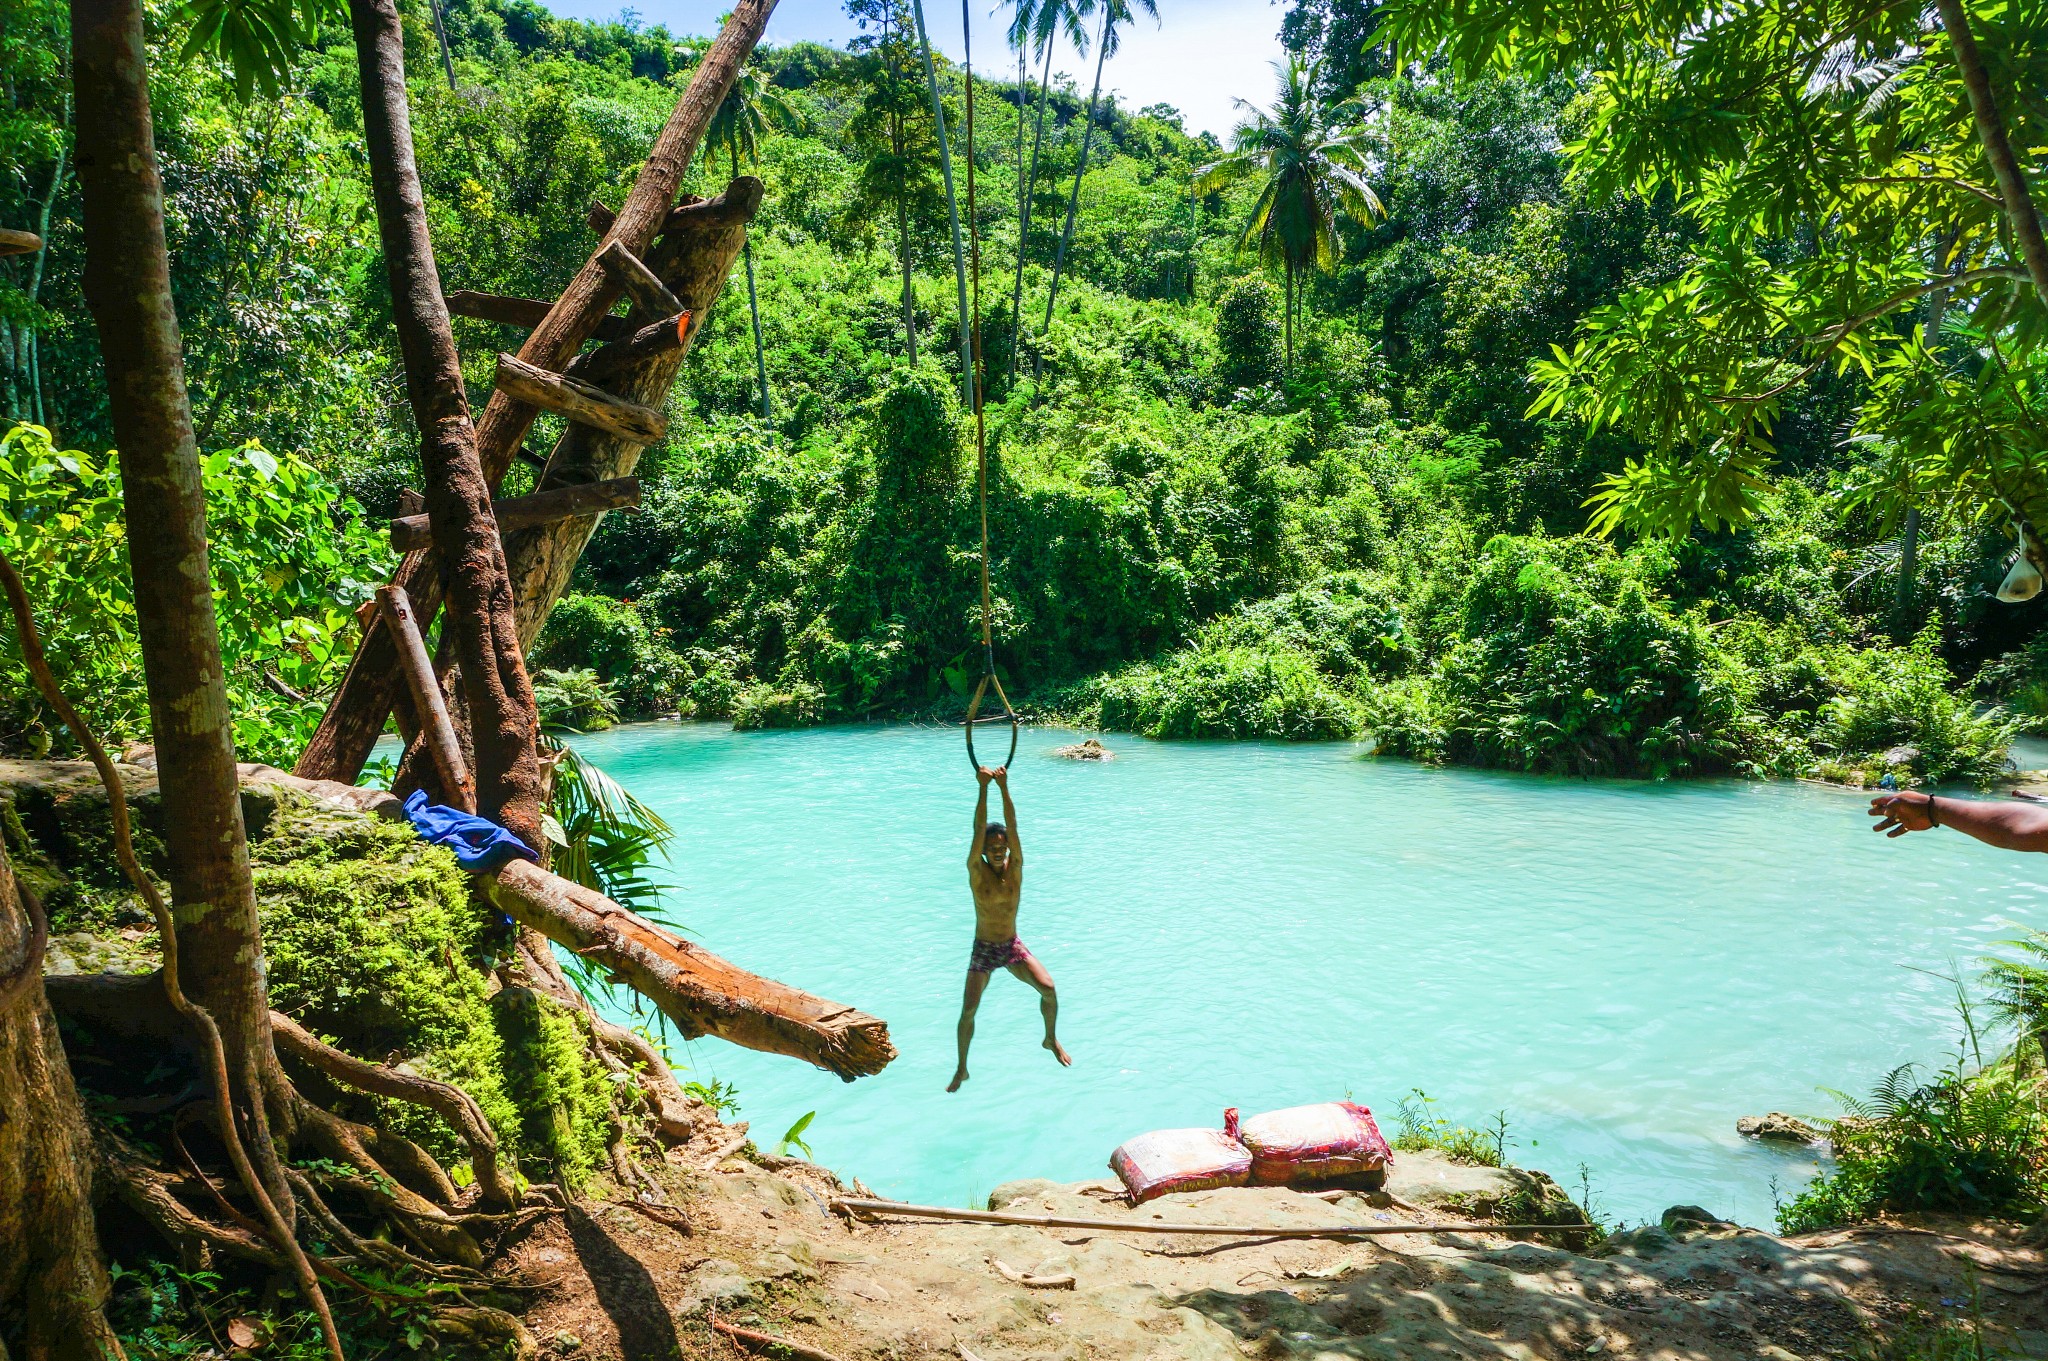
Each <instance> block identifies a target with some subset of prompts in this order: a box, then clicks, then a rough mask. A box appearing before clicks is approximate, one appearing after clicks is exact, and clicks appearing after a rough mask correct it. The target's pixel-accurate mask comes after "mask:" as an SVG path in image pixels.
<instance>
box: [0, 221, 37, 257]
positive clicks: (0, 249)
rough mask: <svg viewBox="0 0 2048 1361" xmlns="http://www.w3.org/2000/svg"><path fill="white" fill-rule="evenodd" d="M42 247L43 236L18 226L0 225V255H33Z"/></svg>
mask: <svg viewBox="0 0 2048 1361" xmlns="http://www.w3.org/2000/svg"><path fill="white" fill-rule="evenodd" d="M42 248H43V238H42V237H40V236H37V235H36V234H35V233H34V232H25V231H22V230H21V229H20V228H18V227H0V255H34V254H35V253H36V252H37V251H39V250H41V249H42Z"/></svg>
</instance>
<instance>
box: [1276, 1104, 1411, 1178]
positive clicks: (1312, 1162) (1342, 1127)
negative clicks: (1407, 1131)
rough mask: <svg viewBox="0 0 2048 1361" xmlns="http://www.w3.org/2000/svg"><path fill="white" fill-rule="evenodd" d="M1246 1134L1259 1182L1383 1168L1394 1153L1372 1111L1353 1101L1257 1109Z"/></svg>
mask: <svg viewBox="0 0 2048 1361" xmlns="http://www.w3.org/2000/svg"><path fill="white" fill-rule="evenodd" d="M1243 1139H1244V1145H1245V1147H1246V1148H1248V1149H1250V1150H1251V1155H1252V1184H1253V1185H1255V1186H1285V1185H1287V1184H1289V1183H1291V1182H1302V1181H1322V1180H1325V1179H1327V1178H1330V1177H1348V1176H1354V1175H1357V1174H1358V1173H1362V1172H1378V1171H1380V1170H1381V1169H1383V1168H1385V1167H1386V1165H1387V1164H1388V1163H1389V1162H1391V1161H1392V1160H1393V1156H1394V1155H1393V1152H1392V1151H1391V1150H1390V1149H1388V1147H1387V1141H1386V1140H1385V1139H1383V1138H1381V1137H1380V1128H1379V1126H1378V1125H1376V1124H1374V1123H1373V1118H1372V1112H1371V1111H1369V1110H1367V1109H1366V1108H1365V1107H1363V1106H1359V1105H1354V1104H1353V1103H1351V1102H1349V1101H1325V1102H1322V1103H1321V1104H1319V1105H1314V1106H1289V1107H1288V1108H1287V1109H1285V1110H1278V1111H1268V1112H1266V1113H1265V1114H1264V1115H1255V1116H1253V1117H1252V1118H1251V1119H1249V1120H1247V1121H1245V1122H1244V1129H1243Z"/></svg>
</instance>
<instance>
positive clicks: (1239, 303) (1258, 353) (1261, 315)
mask: <svg viewBox="0 0 2048 1361" xmlns="http://www.w3.org/2000/svg"><path fill="white" fill-rule="evenodd" d="M1280 351H1281V336H1280V294H1279V292H1278V290H1276V289H1275V288H1274V287H1273V285H1272V284H1271V283H1270V282H1268V281H1267V280H1265V279H1262V278H1260V277H1259V276H1257V275H1255V274H1253V275H1246V276H1245V277H1244V278H1241V279H1236V280H1233V281H1232V282H1230V283H1229V284H1227V285H1226V286H1225V287H1224V289H1223V296H1222V297H1220V298H1218V299H1217V300H1216V352H1217V359H1216V385H1217V386H1218V387H1220V388H1221V389H1222V390H1223V391H1224V392H1226V393H1229V392H1235V391H1237V390H1239V389H1241V388H1260V387H1264V386H1266V385H1267V384H1269V383H1277V382H1278V381H1279V380H1280V359H1281V354H1280Z"/></svg>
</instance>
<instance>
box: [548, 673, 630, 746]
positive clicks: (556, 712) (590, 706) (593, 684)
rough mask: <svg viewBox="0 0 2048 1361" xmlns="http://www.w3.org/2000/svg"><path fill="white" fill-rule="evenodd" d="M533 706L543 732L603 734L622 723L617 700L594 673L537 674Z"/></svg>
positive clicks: (608, 687) (609, 688)
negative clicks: (563, 730) (564, 730)
mask: <svg viewBox="0 0 2048 1361" xmlns="http://www.w3.org/2000/svg"><path fill="white" fill-rule="evenodd" d="M533 702H534V707H535V708H537V709H539V710H540V721H541V726H542V727H544V728H567V729H568V730H569V731H571V732H603V731H604V730H605V729H606V728H609V727H610V726H612V724H614V723H616V722H618V720H619V708H618V702H617V697H616V696H615V695H614V694H613V693H612V688H611V686H610V685H609V684H607V683H606V682H605V681H604V680H602V679H600V678H599V676H598V674H597V673H596V672H595V671H588V670H576V671H536V672H534V673H533Z"/></svg>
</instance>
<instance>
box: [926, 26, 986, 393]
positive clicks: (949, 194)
mask: <svg viewBox="0 0 2048 1361" xmlns="http://www.w3.org/2000/svg"><path fill="white" fill-rule="evenodd" d="M910 12H911V14H912V16H913V17H914V18H915V19H916V21H917V46H918V50H919V51H920V52H921V53H923V55H924V79H925V84H926V86H927V87H929V90H930V93H931V100H932V126H933V127H934V128H936V129H937V130H938V137H939V173H940V175H941V176H942V177H944V179H945V182H946V216H947V217H948V218H950V219H951V220H952V223H953V282H954V284H955V286H956V287H957V288H958V289H959V293H960V301H959V308H960V400H961V401H963V402H964V403H966V405H967V409H968V410H969V411H972V410H973V409H974V325H973V321H972V318H971V317H970V316H969V314H968V310H967V248H966V247H965V246H964V245H962V244H961V241H960V199H959V197H958V196H957V195H956V194H955V193H954V192H953V147H952V144H951V143H950V142H949V141H947V139H946V105H945V102H944V101H943V100H941V99H940V98H939V68H938V66H937V65H936V64H935V63H934V62H933V61H932V39H931V32H930V31H929V30H928V29H926V28H925V24H924V0H910Z"/></svg>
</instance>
